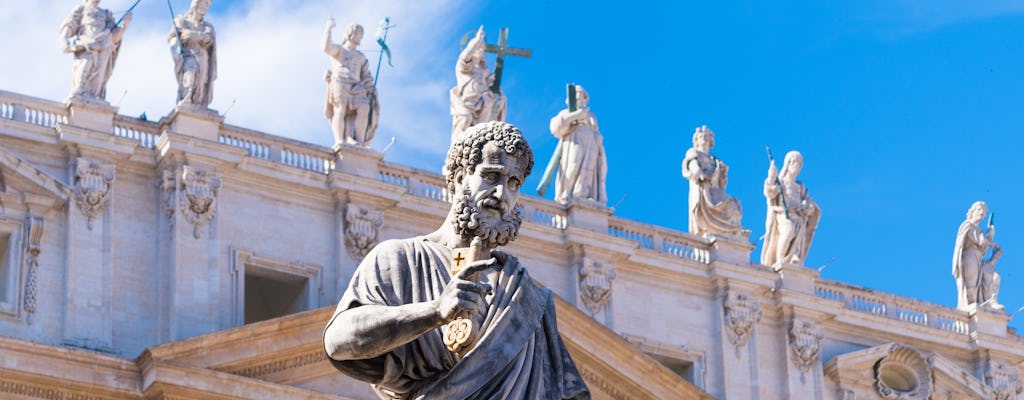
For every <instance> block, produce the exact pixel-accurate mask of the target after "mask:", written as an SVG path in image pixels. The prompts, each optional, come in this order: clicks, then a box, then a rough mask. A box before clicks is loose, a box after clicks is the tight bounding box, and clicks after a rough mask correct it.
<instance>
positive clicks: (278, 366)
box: [222, 350, 327, 378]
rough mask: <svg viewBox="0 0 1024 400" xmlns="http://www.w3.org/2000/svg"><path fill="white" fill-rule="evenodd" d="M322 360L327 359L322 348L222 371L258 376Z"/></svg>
mask: <svg viewBox="0 0 1024 400" xmlns="http://www.w3.org/2000/svg"><path fill="white" fill-rule="evenodd" d="M324 361H327V356H326V355H325V354H324V352H323V351H322V350H317V351H316V352H313V353H306V354H302V355H299V356H298V357H293V358H286V359H282V360H276V361H271V362H268V363H264V364H257V365H252V366H247V367H243V368H232V369H227V370H224V371H222V372H227V373H229V374H233V375H239V376H244V377H246V378H260V377H263V376H267V375H273V374H276V373H279V372H284V371H287V370H290V369H293V368H300V367H304V366H307V365H312V364H316V363H318V362H324Z"/></svg>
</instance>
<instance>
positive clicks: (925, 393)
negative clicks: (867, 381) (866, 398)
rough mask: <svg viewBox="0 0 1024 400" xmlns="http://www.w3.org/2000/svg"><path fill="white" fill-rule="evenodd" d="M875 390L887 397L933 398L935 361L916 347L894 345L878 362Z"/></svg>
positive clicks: (911, 399) (923, 399)
mask: <svg viewBox="0 0 1024 400" xmlns="http://www.w3.org/2000/svg"><path fill="white" fill-rule="evenodd" d="M874 372H875V389H877V390H878V394H879V395H881V396H882V398H883V399H894V400H925V399H928V398H930V397H931V395H932V389H933V387H934V384H933V382H932V360H931V359H930V358H925V356H924V355H922V354H921V353H920V352H918V351H917V350H916V349H914V348H912V347H909V346H903V345H893V346H892V347H891V348H890V350H889V354H887V355H886V356H885V357H882V358H881V359H879V360H878V362H877V363H875V367H874Z"/></svg>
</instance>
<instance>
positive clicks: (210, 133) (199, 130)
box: [167, 104, 224, 142]
mask: <svg viewBox="0 0 1024 400" xmlns="http://www.w3.org/2000/svg"><path fill="white" fill-rule="evenodd" d="M167 121H168V122H167V124H168V125H167V126H168V128H167V129H168V130H169V131H171V132H174V133H176V134H181V135H185V136H192V137H197V138H200V139H206V140H209V141H212V142H216V141H218V139H219V138H220V126H221V125H222V124H223V123H224V117H222V116H221V115H220V114H218V113H217V110H212V109H209V108H206V107H200V106H197V105H195V104H179V105H178V106H177V107H175V108H174V111H173V112H171V115H170V116H168V117H167Z"/></svg>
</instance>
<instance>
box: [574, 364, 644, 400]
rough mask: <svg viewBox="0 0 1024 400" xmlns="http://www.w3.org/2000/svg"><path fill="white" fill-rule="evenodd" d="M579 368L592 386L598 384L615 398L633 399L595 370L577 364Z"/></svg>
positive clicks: (598, 386) (616, 399) (603, 390)
mask: <svg viewBox="0 0 1024 400" xmlns="http://www.w3.org/2000/svg"><path fill="white" fill-rule="evenodd" d="M577 368H579V370H580V375H582V376H583V379H585V380H586V381H587V382H588V383H590V384H591V385H589V386H590V387H595V386H596V387H597V388H598V389H601V391H602V392H605V393H607V394H608V395H610V396H612V398H614V399H615V400H629V399H631V397H629V396H627V395H626V394H625V393H622V391H620V390H619V389H618V388H616V387H615V385H612V384H611V383H608V381H606V380H604V379H601V377H600V376H598V375H597V374H595V373H594V372H593V371H591V370H589V369H586V368H582V367H580V366H577Z"/></svg>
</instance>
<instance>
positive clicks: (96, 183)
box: [72, 158, 114, 230]
mask: <svg viewBox="0 0 1024 400" xmlns="http://www.w3.org/2000/svg"><path fill="white" fill-rule="evenodd" d="M113 182H114V166H113V165H110V164H100V163H98V162H95V161H92V160H88V159H85V158H79V159H77V160H75V177H74V181H73V182H72V186H73V187H74V191H73V192H72V195H73V196H74V198H75V204H76V205H78V209H79V210H80V211H81V212H82V215H85V218H86V220H87V223H86V226H88V228H89V230H92V227H93V220H95V219H96V217H98V216H99V215H100V214H103V211H104V210H105V209H106V208H107V204H108V203H110V184H111V183H113Z"/></svg>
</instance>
